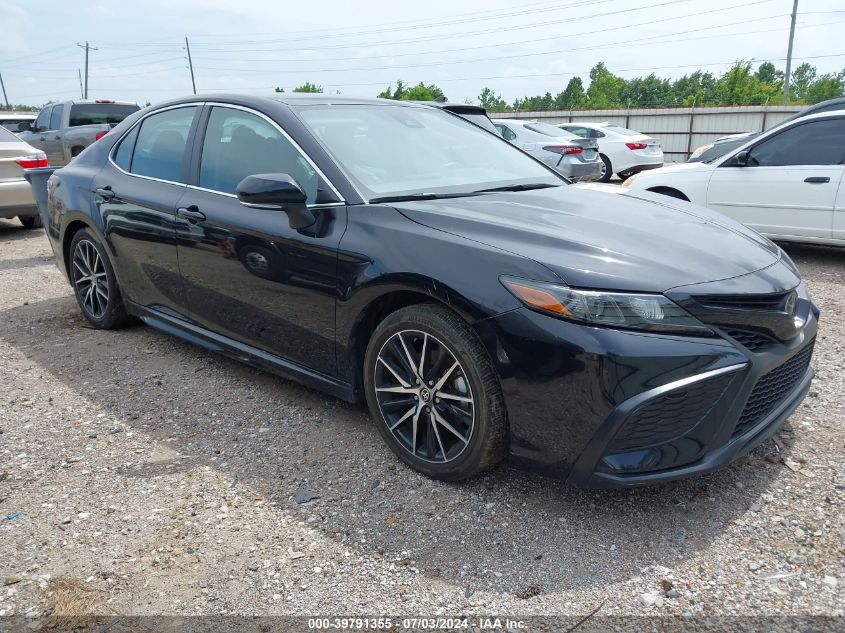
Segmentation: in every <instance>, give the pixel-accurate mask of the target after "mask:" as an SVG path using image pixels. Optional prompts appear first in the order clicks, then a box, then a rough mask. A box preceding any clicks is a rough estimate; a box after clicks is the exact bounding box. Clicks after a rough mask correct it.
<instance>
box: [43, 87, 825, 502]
mask: <svg viewBox="0 0 845 633" xmlns="http://www.w3.org/2000/svg"><path fill="white" fill-rule="evenodd" d="M612 189H613V190H614V191H615V193H607V192H604V191H591V190H589V189H586V188H585V189H581V188H579V186H572V185H570V184H569V181H567V180H566V179H565V178H563V177H562V176H561V175H560V174H559V173H558V172H556V171H555V170H553V169H551V168H550V167H549V166H548V165H547V164H545V163H543V162H542V161H538V160H536V159H535V158H533V157H531V156H530V155H528V154H526V153H524V152H522V151H519V150H517V149H516V148H514V147H513V146H512V145H510V144H509V143H507V142H505V141H504V140H503V139H502V138H500V137H498V136H495V135H493V134H489V133H487V132H485V131H484V130H482V129H480V128H478V127H477V126H475V125H473V124H471V123H469V122H467V121H465V120H463V119H461V118H460V117H457V116H454V115H452V114H449V113H447V112H443V111H440V110H439V109H437V108H431V107H427V106H421V105H417V104H412V103H407V102H397V101H384V100H376V99H361V100H356V99H352V98H344V97H340V96H329V95H297V96H292V95H287V94H277V95H273V96H272V97H268V98H260V97H253V96H246V95H217V96H211V95H208V96H206V95H204V96H202V97H198V96H191V97H188V98H184V99H177V100H173V101H169V102H167V103H163V104H161V105H158V106H156V107H153V108H148V109H146V110H144V111H143V112H141V113H137V114H135V115H132V116H130V117H128V118H127V119H126V120H125V121H124V122H123V123H121V124H120V125H119V126H117V127H116V128H115V129H114V130H113V132H112V133H110V134H108V135H107V136H106V137H105V138H103V139H102V140H101V141H99V142H98V143H96V144H95V145H94V146H92V147H91V148H90V149H89V150H88V151H86V152H85V153H84V154H82V155H81V156H79V157H78V158H77V159H76V160H74V161H73V162H72V163H71V164H70V165H69V166H67V167H65V168H63V169H61V170H58V171H57V172H56V173H55V174H53V175H52V176H51V177H50V182H49V183H48V191H49V205H48V206H49V209H48V221H49V223H50V225H49V227H48V231H47V234H48V237H49V239H50V243H51V245H52V248H53V252H54V253H55V254H56V261H57V264H58V266H59V268H60V269H61V270H62V271H64V273H65V274H66V275H68V276H69V281H70V282H71V286H72V287H73V289H74V293H75V295H76V299H77V301H78V303H79V306H80V309H81V310H82V313H83V314H84V315H85V318H86V319H87V320H88V321H89V322H90V323H91V324H92V325H93V326H94V327H96V328H103V329H107V328H114V327H117V326H119V325H120V324H121V323H123V322H125V319H126V317H127V315H134V316H136V317H139V318H140V319H142V320H143V321H144V322H146V323H148V324H149V325H151V326H153V327H156V328H159V329H162V330H164V331H166V332H169V333H171V334H174V335H176V336H180V337H183V338H185V339H187V340H190V341H193V342H194V343H199V344H201V345H204V346H206V347H208V348H209V349H212V350H214V351H217V352H220V353H223V354H227V355H229V356H232V357H234V358H237V359H239V360H243V361H246V362H249V363H251V364H254V365H257V366H259V367H263V368H265V369H267V370H269V371H273V372H276V373H278V374H280V375H282V376H286V377H288V378H290V379H293V380H298V381H300V382H302V383H304V384H306V385H310V386H312V387H316V388H319V389H322V390H324V391H326V392H328V393H330V394H334V395H336V396H338V397H341V398H343V399H345V400H348V401H353V402H354V401H358V400H361V399H364V398H365V399H366V400H367V402H368V404H369V407H370V412H371V414H372V418H373V421H374V424H375V426H376V428H377V429H378V431H379V432H380V433H381V435H382V436H383V437H384V439H385V441H386V442H387V444H388V445H389V446H390V448H391V449H392V450H393V451H394V452H395V453H396V455H397V456H398V457H399V458H400V459H401V460H403V461H404V462H405V463H407V464H408V465H410V466H411V467H413V468H415V469H417V470H419V471H420V472H422V473H425V474H426V475H429V476H432V477H436V478H440V479H447V480H456V479H462V478H465V477H469V476H472V475H474V474H475V473H478V472H480V471H482V470H484V469H486V468H489V467H490V466H492V465H494V464H495V463H496V462H498V461H499V460H501V459H502V458H504V457H505V456H506V455H508V454H510V456H511V459H512V462H513V463H514V464H516V465H520V466H523V467H529V468H533V469H535V470H538V471H541V472H543V473H546V474H550V475H555V476H559V477H564V478H567V479H568V481H570V482H573V483H576V484H580V485H589V486H631V485H640V484H647V483H653V482H660V481H666V480H671V479H676V478H678V477H684V476H688V475H693V474H696V473H703V472H708V471H711V470H714V469H716V468H719V467H721V466H724V465H726V464H728V463H729V462H730V461H732V460H733V459H734V458H736V457H737V456H739V455H742V454H744V453H746V452H747V451H749V450H751V449H752V448H753V447H754V446H756V445H758V444H759V443H760V442H762V441H763V440H764V439H765V438H767V437H769V436H770V435H771V434H772V433H774V432H775V431H776V430H777V429H778V428H779V427H780V425H781V424H783V422H784V420H785V419H786V418H787V417H788V416H789V415H790V414H791V412H792V411H793V410H794V409H795V407H797V406H798V404H799V403H800V402H801V400H802V399H803V398H804V395H805V394H806V393H807V390H808V389H809V387H810V381H811V379H812V377H813V370H812V368H811V367H810V357H811V354H812V350H813V340H814V338H815V336H816V332H817V328H818V324H817V317H818V311H817V310H816V308H815V306H814V305H813V304H812V302H811V300H810V297H809V296H808V294H807V291H806V289H805V287H804V284H803V283H802V282H801V278H800V276H799V274H798V271H797V270H796V269H795V267H794V265H793V264H792V263H791V261H790V260H789V258H788V257H787V256H786V255H785V254H784V253H783V252H782V251H781V250H780V249H779V248H778V247H777V246H775V245H774V244H772V243H771V242H770V241H769V240H766V239H765V238H763V237H761V236H760V235H758V234H757V233H755V232H754V231H752V230H750V229H747V228H745V227H743V226H742V225H741V224H738V223H735V222H733V221H731V220H729V219H728V218H725V217H724V216H722V215H721V214H718V213H714V212H711V211H708V210H707V209H704V208H694V207H691V206H690V205H689V204H686V203H682V202H679V201H674V202H673V201H671V200H669V199H668V198H665V197H662V196H657V195H654V194H648V193H642V192H633V191H631V190H629V189H624V188H622V187H613V188H612ZM670 210H674V212H670ZM129 214H134V218H133V224H134V226H135V228H134V229H133V230H132V231H131V232H124V231H123V230H122V229H121V228H119V227H120V219H121V218H123V217H124V216H127V215H129ZM145 222H146V224H147V225H148V227H149V229H148V230H145V231H138V230H137V225H138V224H140V223H145ZM115 227H117V228H115ZM725 253H732V254H735V255H734V256H732V257H725V256H724V254H725ZM721 280H729V281H727V282H726V281H721ZM738 305H740V306H742V307H743V309H742V310H740V311H737V306H738Z"/></svg>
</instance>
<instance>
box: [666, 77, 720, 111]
mask: <svg viewBox="0 0 845 633" xmlns="http://www.w3.org/2000/svg"><path fill="white" fill-rule="evenodd" d="M669 101H670V103H671V104H672V105H685V106H691V105H693V104H696V105H704V104H707V103H713V102H715V101H716V78H715V77H714V76H713V73H708V72H704V71H701V70H696V71H695V72H694V73H692V74H689V75H684V76H683V77H681V78H680V79H676V80H675V81H674V83H672V89H671V91H670V99H669ZM667 105H668V104H667Z"/></svg>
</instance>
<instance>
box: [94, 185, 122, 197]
mask: <svg viewBox="0 0 845 633" xmlns="http://www.w3.org/2000/svg"><path fill="white" fill-rule="evenodd" d="M94 193H96V194H97V195H98V196H99V197H100V198H102V199H103V200H113V199H114V197H115V196H116V195H117V194H115V192H114V191H112V190H111V186H109V185H106V186H105V187H100V188H99V189H95V190H94Z"/></svg>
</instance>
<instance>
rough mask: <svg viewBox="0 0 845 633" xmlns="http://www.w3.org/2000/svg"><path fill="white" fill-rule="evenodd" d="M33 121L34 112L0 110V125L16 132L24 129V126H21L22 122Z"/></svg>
mask: <svg viewBox="0 0 845 633" xmlns="http://www.w3.org/2000/svg"><path fill="white" fill-rule="evenodd" d="M33 121H35V115H34V114H27V113H23V112H0V127H4V128H6V129H7V130H10V131H12V132H14V133H15V134H17V133H18V132H22V131H23V130H24V129H26V126H24V127H21V124H22V123H24V122H27V123H29V124H30V125H31V124H32V122H33Z"/></svg>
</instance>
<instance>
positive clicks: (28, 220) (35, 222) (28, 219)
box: [18, 215, 43, 229]
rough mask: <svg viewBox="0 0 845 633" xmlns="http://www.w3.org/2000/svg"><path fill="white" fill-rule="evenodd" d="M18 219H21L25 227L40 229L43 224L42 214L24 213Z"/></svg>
mask: <svg viewBox="0 0 845 633" xmlns="http://www.w3.org/2000/svg"><path fill="white" fill-rule="evenodd" d="M18 220H20V221H21V224H23V228H25V229H40V228H41V227H42V226H43V225H42V224H41V216H38V215H22V216H19V217H18Z"/></svg>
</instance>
